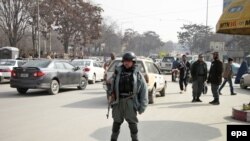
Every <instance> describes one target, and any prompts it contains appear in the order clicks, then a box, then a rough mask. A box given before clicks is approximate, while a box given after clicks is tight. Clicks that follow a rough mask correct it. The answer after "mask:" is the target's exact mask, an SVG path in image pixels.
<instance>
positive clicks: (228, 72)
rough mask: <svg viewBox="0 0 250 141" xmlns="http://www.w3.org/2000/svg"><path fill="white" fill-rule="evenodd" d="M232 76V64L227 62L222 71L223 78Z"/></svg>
mask: <svg viewBox="0 0 250 141" xmlns="http://www.w3.org/2000/svg"><path fill="white" fill-rule="evenodd" d="M232 76H233V70H232V65H230V64H229V63H227V64H226V67H225V70H224V73H223V78H225V79H228V78H232Z"/></svg>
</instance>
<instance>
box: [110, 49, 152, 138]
mask: <svg viewBox="0 0 250 141" xmlns="http://www.w3.org/2000/svg"><path fill="white" fill-rule="evenodd" d="M109 101H111V102H112V117H113V127H112V135H111V141H117V138H118V135H119V133H120V126H121V124H122V123H123V121H124V119H125V120H126V121H127V122H128V125H129V129H130V134H131V138H132V141H138V128H137V123H138V118H137V112H138V113H139V114H142V113H143V112H144V111H145V109H146V107H147V104H148V89H147V84H146V81H145V79H144V77H143V75H142V74H141V73H140V72H139V69H138V68H137V66H136V56H135V54H134V53H133V52H128V53H125V54H124V55H123V57H122V65H121V66H118V67H117V68H116V69H115V72H114V75H113V77H112V80H111V95H110V98H109Z"/></svg>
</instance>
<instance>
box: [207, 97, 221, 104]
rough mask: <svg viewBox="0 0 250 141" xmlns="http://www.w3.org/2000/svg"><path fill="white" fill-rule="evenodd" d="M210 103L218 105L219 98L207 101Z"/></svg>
mask: <svg viewBox="0 0 250 141" xmlns="http://www.w3.org/2000/svg"><path fill="white" fill-rule="evenodd" d="M209 103H210V104H212V105H220V101H219V98H215V99H214V100H213V101H211V102H209Z"/></svg>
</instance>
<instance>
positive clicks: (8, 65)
mask: <svg viewBox="0 0 250 141" xmlns="http://www.w3.org/2000/svg"><path fill="white" fill-rule="evenodd" d="M26 62H27V60H15V59H0V73H1V74H2V75H1V78H2V79H1V80H4V79H5V80H10V77H11V71H12V70H13V68H14V67H20V66H22V65H23V64H25V63H26ZM0 82H1V81H0Z"/></svg>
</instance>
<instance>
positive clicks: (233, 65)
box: [232, 63, 240, 75]
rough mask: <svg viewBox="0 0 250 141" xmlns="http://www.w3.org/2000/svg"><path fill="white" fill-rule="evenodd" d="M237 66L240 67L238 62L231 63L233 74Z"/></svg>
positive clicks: (235, 73) (237, 68)
mask: <svg viewBox="0 0 250 141" xmlns="http://www.w3.org/2000/svg"><path fill="white" fill-rule="evenodd" d="M239 68H240V64H238V63H232V70H233V74H234V75H237V73H238V70H239Z"/></svg>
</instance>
